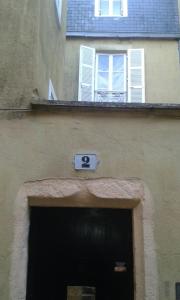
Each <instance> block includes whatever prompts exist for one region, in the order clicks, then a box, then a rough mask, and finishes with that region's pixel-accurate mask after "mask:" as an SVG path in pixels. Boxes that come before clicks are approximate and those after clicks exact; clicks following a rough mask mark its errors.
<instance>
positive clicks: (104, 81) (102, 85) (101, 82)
mask: <svg viewBox="0 0 180 300" xmlns="http://www.w3.org/2000/svg"><path fill="white" fill-rule="evenodd" d="M108 77H109V73H108V72H98V80H97V88H98V90H99V89H106V90H107V89H108Z"/></svg>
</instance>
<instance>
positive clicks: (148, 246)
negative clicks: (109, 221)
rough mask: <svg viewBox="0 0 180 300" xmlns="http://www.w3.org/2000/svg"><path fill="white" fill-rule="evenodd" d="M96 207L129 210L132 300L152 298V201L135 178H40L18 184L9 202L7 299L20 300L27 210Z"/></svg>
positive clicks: (23, 290) (154, 289)
mask: <svg viewBox="0 0 180 300" xmlns="http://www.w3.org/2000/svg"><path fill="white" fill-rule="evenodd" d="M31 206H42V207H97V208H114V209H116V208H121V209H132V210H133V251H134V287H135V288H134V293H135V300H143V299H144V300H145V299H146V300H157V299H158V288H157V287H158V276H157V264H156V252H155V242H154V234H153V201H152V198H151V195H150V192H149V190H148V188H147V186H146V185H145V184H144V183H143V182H142V181H141V180H138V179H125V180H122V179H118V178H98V179H77V178H75V179H73V178H72V179H71V178H70V179H69V178H67V179H65V178H63V179H44V180H38V181H34V182H27V183H24V184H23V186H22V187H21V188H20V190H19V193H18V195H17V197H16V199H15V208H14V241H13V244H12V262H11V274H10V300H25V299H26V278H27V261H28V233H29V222H30V220H29V208H30V207H31Z"/></svg>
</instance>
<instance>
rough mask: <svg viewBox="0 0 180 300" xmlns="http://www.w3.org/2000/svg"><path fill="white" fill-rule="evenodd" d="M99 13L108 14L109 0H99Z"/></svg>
mask: <svg viewBox="0 0 180 300" xmlns="http://www.w3.org/2000/svg"><path fill="white" fill-rule="evenodd" d="M100 15H101V16H107V15H109V1H108V0H100Z"/></svg>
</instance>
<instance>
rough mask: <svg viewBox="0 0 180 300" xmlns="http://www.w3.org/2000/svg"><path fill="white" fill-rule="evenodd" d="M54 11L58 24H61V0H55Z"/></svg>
mask: <svg viewBox="0 0 180 300" xmlns="http://www.w3.org/2000/svg"><path fill="white" fill-rule="evenodd" d="M55 6H56V12H57V17H58V22H59V25H60V24H61V10H62V0H55Z"/></svg>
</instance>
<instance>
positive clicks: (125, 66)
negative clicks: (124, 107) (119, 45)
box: [94, 51, 128, 94]
mask: <svg viewBox="0 0 180 300" xmlns="http://www.w3.org/2000/svg"><path fill="white" fill-rule="evenodd" d="M100 55H108V56H109V69H108V70H109V72H108V73H109V78H108V90H107V92H121V91H118V90H113V89H112V83H113V79H112V75H113V57H114V56H119V55H122V56H124V91H123V92H124V93H126V94H127V91H128V86H127V80H128V78H127V76H128V72H127V52H121V51H120V52H117V53H112V52H96V62H95V76H94V80H95V85H94V86H95V89H94V93H96V92H98V91H101V89H98V71H99V70H98V58H99V56H100ZM110 88H111V89H110ZM102 91H104V92H106V90H103V89H102Z"/></svg>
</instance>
